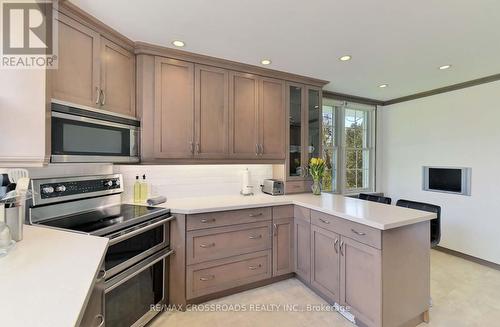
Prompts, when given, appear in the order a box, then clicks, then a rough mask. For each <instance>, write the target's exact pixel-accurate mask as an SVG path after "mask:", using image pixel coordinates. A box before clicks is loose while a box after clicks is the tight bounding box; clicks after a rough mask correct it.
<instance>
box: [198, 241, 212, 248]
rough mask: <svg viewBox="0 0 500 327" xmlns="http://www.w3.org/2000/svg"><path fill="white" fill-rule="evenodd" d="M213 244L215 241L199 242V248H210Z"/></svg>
mask: <svg viewBox="0 0 500 327" xmlns="http://www.w3.org/2000/svg"><path fill="white" fill-rule="evenodd" d="M213 246H215V242H212V243H202V244H200V248H204V249H206V248H211V247H213Z"/></svg>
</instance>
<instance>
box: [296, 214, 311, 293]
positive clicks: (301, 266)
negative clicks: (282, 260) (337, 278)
mask: <svg viewBox="0 0 500 327" xmlns="http://www.w3.org/2000/svg"><path fill="white" fill-rule="evenodd" d="M293 227H294V229H293V235H294V237H293V243H294V267H295V269H294V270H295V273H296V274H297V275H298V276H299V277H300V279H301V280H302V281H304V282H305V283H306V284H310V283H311V224H310V223H309V222H308V221H304V220H303V219H301V218H297V217H295V218H294V226H293Z"/></svg>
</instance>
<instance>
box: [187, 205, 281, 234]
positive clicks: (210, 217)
mask: <svg viewBox="0 0 500 327" xmlns="http://www.w3.org/2000/svg"><path fill="white" fill-rule="evenodd" d="M265 220H271V207H266V208H252V209H243V210H231V211H218V212H207V213H199V214H195V215H188V216H187V219H186V230H188V231H189V230H196V229H203V228H210V227H220V226H229V225H235V224H245V223H253V222H257V221H265Z"/></svg>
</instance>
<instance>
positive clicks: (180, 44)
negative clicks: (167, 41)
mask: <svg viewBox="0 0 500 327" xmlns="http://www.w3.org/2000/svg"><path fill="white" fill-rule="evenodd" d="M172 44H173V45H175V46H176V47H179V48H182V47H183V46H185V45H186V43H184V42H182V41H179V40H175V41H174V42H172Z"/></svg>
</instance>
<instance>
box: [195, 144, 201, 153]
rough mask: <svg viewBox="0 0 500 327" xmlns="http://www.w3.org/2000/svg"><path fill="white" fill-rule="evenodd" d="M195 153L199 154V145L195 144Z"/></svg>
mask: <svg viewBox="0 0 500 327" xmlns="http://www.w3.org/2000/svg"><path fill="white" fill-rule="evenodd" d="M195 151H196V153H200V143H196V150H195Z"/></svg>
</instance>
